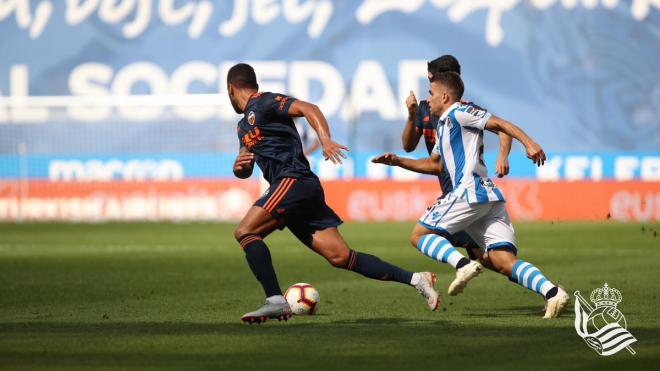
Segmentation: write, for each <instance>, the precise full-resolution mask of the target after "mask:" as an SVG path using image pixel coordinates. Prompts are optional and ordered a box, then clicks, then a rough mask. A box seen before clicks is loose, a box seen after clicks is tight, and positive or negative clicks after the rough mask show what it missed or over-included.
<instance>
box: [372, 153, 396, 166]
mask: <svg viewBox="0 0 660 371" xmlns="http://www.w3.org/2000/svg"><path fill="white" fill-rule="evenodd" d="M371 162H373V163H374V164H385V165H389V166H397V165H398V163H399V156H397V155H395V154H394V153H392V152H386V153H383V154H382V155H378V156H376V157H374V158H372V159H371Z"/></svg>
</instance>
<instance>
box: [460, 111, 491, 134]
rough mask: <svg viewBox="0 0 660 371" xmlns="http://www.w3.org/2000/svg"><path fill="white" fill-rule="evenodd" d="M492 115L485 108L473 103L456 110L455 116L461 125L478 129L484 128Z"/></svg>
mask: <svg viewBox="0 0 660 371" xmlns="http://www.w3.org/2000/svg"><path fill="white" fill-rule="evenodd" d="M490 116H492V115H491V114H490V113H489V112H488V111H486V110H485V109H483V108H480V107H476V106H472V105H469V106H467V107H466V108H465V109H457V110H455V111H454V117H455V118H456V121H458V123H459V125H461V126H463V127H468V128H473V129H478V130H484V128H485V127H486V122H488V119H489V118H490Z"/></svg>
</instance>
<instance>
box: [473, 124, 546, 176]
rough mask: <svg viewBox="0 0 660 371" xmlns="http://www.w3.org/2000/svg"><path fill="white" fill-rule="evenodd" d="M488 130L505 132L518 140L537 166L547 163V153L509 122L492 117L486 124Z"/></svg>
mask: <svg viewBox="0 0 660 371" xmlns="http://www.w3.org/2000/svg"><path fill="white" fill-rule="evenodd" d="M486 129H488V130H491V131H497V132H504V133H506V134H508V135H510V136H512V137H514V138H516V140H518V141H519V142H520V143H522V145H523V146H525V151H526V152H527V158H529V159H531V160H532V161H533V162H534V163H535V164H536V165H537V166H541V165H543V164H544V163H545V152H543V149H542V148H541V146H539V145H538V144H536V142H534V141H533V140H532V138H530V137H529V135H527V133H525V132H524V131H523V130H522V129H521V128H519V127H518V126H516V125H514V124H512V123H510V122H509V121H507V120H504V119H501V118H499V117H497V116H495V115H492V116H491V117H490V118H489V119H488V122H486Z"/></svg>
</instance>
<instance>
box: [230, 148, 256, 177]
mask: <svg viewBox="0 0 660 371" xmlns="http://www.w3.org/2000/svg"><path fill="white" fill-rule="evenodd" d="M253 169H254V153H252V152H250V151H248V149H247V148H245V147H241V149H240V150H239V151H238V156H236V160H234V175H235V176H236V177H237V178H241V179H245V178H249V177H250V176H251V175H252V170H253Z"/></svg>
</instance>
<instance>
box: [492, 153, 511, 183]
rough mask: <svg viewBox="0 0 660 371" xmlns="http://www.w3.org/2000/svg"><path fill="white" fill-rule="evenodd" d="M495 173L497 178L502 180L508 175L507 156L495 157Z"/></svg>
mask: <svg viewBox="0 0 660 371" xmlns="http://www.w3.org/2000/svg"><path fill="white" fill-rule="evenodd" d="M495 173H497V177H498V178H502V177H504V176H505V175H507V174H509V159H508V158H507V156H497V160H496V161H495Z"/></svg>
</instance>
